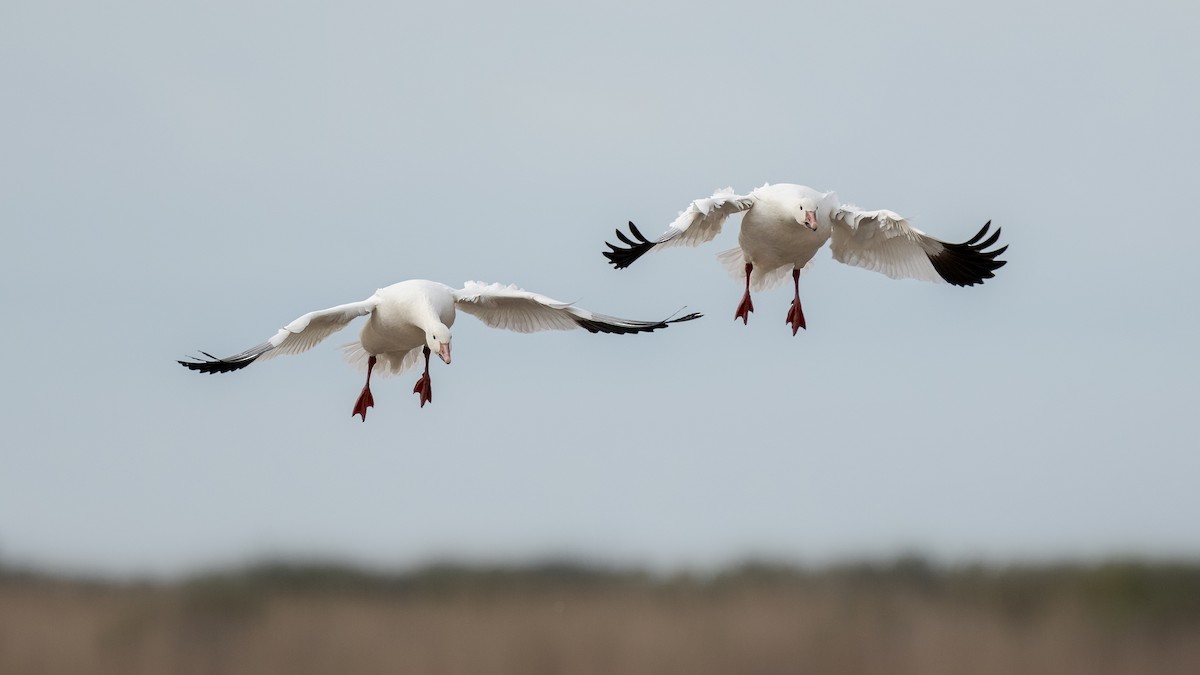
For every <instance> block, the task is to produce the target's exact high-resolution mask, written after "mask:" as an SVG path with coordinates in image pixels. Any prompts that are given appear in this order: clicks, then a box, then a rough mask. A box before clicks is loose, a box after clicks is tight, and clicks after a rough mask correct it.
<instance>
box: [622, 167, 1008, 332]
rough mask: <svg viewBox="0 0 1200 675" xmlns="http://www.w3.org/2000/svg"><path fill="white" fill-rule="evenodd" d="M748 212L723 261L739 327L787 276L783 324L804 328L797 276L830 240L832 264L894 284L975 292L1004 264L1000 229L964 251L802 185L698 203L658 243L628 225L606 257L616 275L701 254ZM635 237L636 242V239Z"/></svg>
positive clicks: (885, 214) (728, 193)
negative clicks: (735, 284) (666, 253)
mask: <svg viewBox="0 0 1200 675" xmlns="http://www.w3.org/2000/svg"><path fill="white" fill-rule="evenodd" d="M739 212H745V215H744V216H743V217H742V228H741V231H740V232H739V234H738V244H739V246H738V247H737V248H734V249H731V250H728V251H725V252H724V253H721V254H719V255H718V258H719V259H720V260H721V262H722V263H723V264H724V265H725V267H726V269H727V270H728V271H729V273H730V274H731V275H733V276H734V278H736V279H738V280H739V281H740V280H741V279H742V277H743V275H744V276H745V280H746V292H745V293H744V294H743V295H742V301H741V304H739V305H738V308H737V312H735V313H734V320H735V321H736V320H737V319H741V320H742V323H743V324H745V323H747V322H748V321H749V317H750V312H753V311H754V303H753V302H751V301H750V289H751V286H753V288H754V290H756V291H757V290H764V289H767V288H771V287H773V286H776V285H778V284H780V283H783V281H784V279H786V278H787V272H788V270H789V269H790V270H791V273H792V283H793V285H794V287H795V296H794V298H793V300H792V305H791V308H790V309H789V310H788V314H787V319H785V321H786V323H788V324H789V325H791V327H792V335H795V334H796V332H797V331H798V330H799V329H801V328H805V323H804V312H803V310H802V309H801V307H800V273H801V272H802V271H803V270H804V269H806V268H807V267H808V266H809V264H810V263H811V261H812V258H813V256H814V255H816V253H817V251H818V250H819V249H820V248H821V247H822V246H824V245H825V242H826V241H829V240H831V239H832V243H831V244H830V249H831V250H832V252H833V259H834V260H837V261H839V262H843V263H846V264H848V265H854V266H857V267H865V268H867V269H869V270H874V271H876V272H882V273H883V274H886V275H888V276H889V277H891V278H893V279H922V280H925V281H935V282H946V283H950V284H953V285H955V286H973V285H975V284H981V283H983V281H984V280H985V279H990V278H992V276H993V274H994V272H995V270H997V269H999V268H1000V267H1003V266H1004V264H1005V262H1006V261H1004V260H997V259H996V257H997V256H999V255H1000V254H1001V253H1003V252H1004V251H1005V250H1006V249H1007V248H1008V247H1007V246H1002V247H1000V248H998V249H993V250H991V251H988V250H986V249H987V248H988V247H990V246H992V245H993V244H995V243H996V241H997V240H998V239H999V238H1000V228H996V231H995V233H993V234H992V236H990V237H987V239H984V237H985V236H987V233H988V228H989V227H991V224H992V223H991V221H990V220H989V221H988V222H987V224H985V225H984V226H983V228H982V229H981V230H979V232H978V233H976V234H975V236H974V237H971V238H970V239H968V240H967V241H965V242H963V243H961V244H951V243H947V242H944V241H941V240H938V239H934V238H933V237H930V236H929V235H927V234H925V233H924V232H922V231H920V230H918V229H917V228H915V227H913V226H911V225H909V223H908V221H907V220H906V219H904V218H903V217H902V216H900V215H899V214H897V213H894V212H892V211H886V210H880V211H864V210H862V209H859V208H857V207H855V206H851V205H849V204H842V203H840V202H839V201H838V198H837V195H836V194H835V193H833V192H819V191H817V190H814V189H812V188H810V187H806V186H803V185H794V184H790V183H779V184H777V185H771V184H767V185H763V186H762V187H760V188H758V189H757V190H754V191H753V192H751V193H750V194H748V195H738V194H734V192H733V189H732V188H725V189H723V190H717V191H716V192H715V193H713V195H712V196H711V197H707V198H705V199H697V200H696V201H694V202H692V203H691V204H690V205H689V206H688V207H687V209H685V210H684V211H682V212H681V213H680V214H679V217H678V218H676V219H675V221H674V222H672V223H671V225H670V226H669V227H668V228H667V231H666V232H665V233H663V235H662V236H660V237H659V238H658V239H655V240H653V241H651V240H649V239H647V238H646V237H645V236H643V235H642V233H641V232H639V231H638V229H637V227H636V226H635V225H634V224H633V223H632V222H630V223H629V231H630V235H629V236H626V235H625V234H624V233H623V232H621V231H620V230H617V238H618V239H620V240H621V241H622V242H623V243H625V244H626V246H625V247H621V246H617V245H614V244H612V243H609V242H605V243H606V244H607V245H608V248H609V250H608V251H604V256H605V257H606V258H608V261H609V262H610V263H612V265H613V266H614V267H616V268H617V269H622V268H625V267H628V266H629V265H631V264H633V262H634V261H635V260H637V259H638V258H640V257H642V256H643V255H645V254H646V253H647V252H649V251H650V250H652V249H655V248H663V247H667V246H679V245H687V246H697V245H699V244H702V243H704V242H706V241H710V240H712V239H713V238H714V237H716V236H717V234H719V233H720V231H721V225H722V224H724V223H725V219H726V218H728V217H729V216H731V215H733V214H735V213H739ZM631 237H632V238H631Z"/></svg>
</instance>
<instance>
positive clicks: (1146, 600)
mask: <svg viewBox="0 0 1200 675" xmlns="http://www.w3.org/2000/svg"><path fill="white" fill-rule="evenodd" d="M0 584H9V585H11V584H32V585H44V584H49V585H56V586H64V585H65V586H77V587H80V588H93V589H105V588H107V589H110V590H111V589H119V588H127V589H133V588H141V589H144V590H150V589H154V590H160V591H163V590H172V591H175V592H180V593H182V594H184V595H185V596H195V597H204V596H214V597H215V596H230V595H238V594H246V595H261V594H275V593H317V594H320V593H351V594H366V595H375V596H384V597H386V596H396V597H406V596H411V597H428V598H437V597H444V596H479V595H489V594H510V593H519V594H522V593H555V592H563V591H570V592H587V591H589V590H590V591H603V592H610V591H614V590H622V589H623V590H627V591H637V592H644V593H658V594H667V595H670V594H681V593H683V594H701V595H703V594H712V593H722V592H729V591H738V590H744V589H753V588H766V589H770V588H795V589H817V588H822V589H838V590H841V591H844V592H853V593H861V594H870V593H876V592H897V591H904V592H909V593H914V594H918V595H921V596H926V597H930V598H934V599H937V600H940V601H948V602H956V603H966V604H981V605H988V606H991V607H993V608H997V609H1001V610H1003V611H1005V612H1009V613H1012V614H1014V615H1020V614H1023V613H1028V612H1036V611H1038V610H1039V609H1041V608H1042V607H1044V606H1045V605H1048V604H1051V603H1056V602H1062V601H1068V600H1069V601H1073V602H1078V603H1082V605H1083V606H1085V607H1086V608H1087V609H1088V610H1090V611H1093V612H1095V613H1096V614H1097V616H1102V617H1109V618H1122V617H1124V618H1143V619H1159V620H1165V621H1185V622H1189V621H1200V562H1184V561H1180V562H1168V561H1139V560H1110V561H1105V562H1097V563H1086V564H1084V563H1057V564H1010V565H985V564H978V563H976V564H961V565H952V566H945V565H938V564H934V563H931V562H929V561H927V560H925V559H923V558H920V557H915V556H906V557H900V558H897V559H894V560H891V561H882V562H881V561H875V562H846V563H840V564H833V565H826V566H820V567H805V566H799V565H792V564H785V563H773V562H763V561H750V562H745V563H742V564H739V565H736V566H732V567H729V568H727V569H724V570H721V571H718V572H715V573H709V574H698V573H676V574H670V575H663V574H651V573H648V572H646V571H644V570H640V569H636V568H631V567H614V566H608V565H599V564H592V563H588V562H583V561H577V560H548V561H542V562H535V563H529V564H523V565H483V564H462V563H454V562H442V563H435V564H430V565H426V566H423V567H420V568H416V569H412V570H406V571H394V572H393V571H379V570H370V569H367V568H362V567H356V566H353V565H346V564H340V563H329V562H298V561H266V562H261V563H256V564H251V565H246V566H243V567H237V568H228V569H221V570H215V571H208V572H203V573H198V574H195V575H192V576H190V577H188V578H186V579H183V580H180V581H176V582H137V581H133V582H131V581H123V582H114V581H105V580H99V579H95V578H86V577H67V576H63V575H54V574H48V573H42V572H38V571H35V570H32V569H30V568H23V567H17V566H4V565H0Z"/></svg>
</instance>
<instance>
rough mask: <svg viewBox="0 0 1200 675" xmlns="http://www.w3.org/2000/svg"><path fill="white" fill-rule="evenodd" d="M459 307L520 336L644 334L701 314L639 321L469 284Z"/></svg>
mask: <svg viewBox="0 0 1200 675" xmlns="http://www.w3.org/2000/svg"><path fill="white" fill-rule="evenodd" d="M454 300H455V305H456V306H457V307H458V308H459V309H461V310H462V311H464V312H466V313H467V314H471V315H473V316H475V317H476V318H478V319H479V320H480V321H482V322H484V323H485V324H487V325H488V326H491V327H492V328H503V329H505V330H511V331H516V332H518V333H533V332H537V331H543V330H569V329H572V328H585V329H587V330H588V331H591V332H593V333H597V332H599V333H640V332H649V331H652V330H655V329H658V328H666V327H667V324H669V323H675V322H679V321H690V320H692V319H695V318H698V317H699V315H698V314H690V315H688V316H685V317H680V318H678V319H671V320H665V321H635V320H632V319H621V318H618V317H614V316H607V315H605V314H596V313H595V312H590V311H588V310H586V309H583V308H582V307H576V306H574V305H572V304H571V303H568V302H562V301H560V300H555V299H554V298H549V297H546V296H544V295H541V294H538V293H533V292H531V291H526V290H524V289H521V288H518V287H516V286H512V285H509V286H505V285H503V284H485V283H482V282H479V281H468V282H467V283H466V284H464V286H463V288H462V289H461V290H457V291H455V292H454Z"/></svg>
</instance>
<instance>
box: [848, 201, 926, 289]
mask: <svg viewBox="0 0 1200 675" xmlns="http://www.w3.org/2000/svg"><path fill="white" fill-rule="evenodd" d="M830 220H831V221H832V223H833V232H832V236H831V240H830V244H829V248H830V251H831V252H832V253H833V259H834V260H837V261H838V262H843V263H846V264H847V265H853V266H855V267H863V268H866V269H869V270H872V271H875V272H880V273H881V274H885V275H887V276H889V277H891V278H893V279H920V280H922V281H934V282H938V283H944V281H945V280H944V279H942V277H941V276H939V275H938V273H937V270H935V269H934V267H933V263H931V262H930V260H929V257H930V256H931V255H936V254H937V253H940V252H941V251H942V248H943V245H942V242H940V241H938V240H937V239H934V238H933V237H930V236H928V235H926V234H925V233H924V232H922V231H921V230H918V229H917V228H915V227H913V226H911V225H909V224H908V221H907V220H905V219H904V217H903V216H901V215H900V214H898V213H895V212H892V211H887V210H880V211H863V210H861V209H858V208H857V207H854V206H850V205H845V204H844V205H842V206H841V207H840V208H838V209H837V210H835V211H834V212H833V213H832V214H830Z"/></svg>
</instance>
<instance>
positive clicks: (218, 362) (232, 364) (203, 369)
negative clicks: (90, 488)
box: [176, 352, 258, 375]
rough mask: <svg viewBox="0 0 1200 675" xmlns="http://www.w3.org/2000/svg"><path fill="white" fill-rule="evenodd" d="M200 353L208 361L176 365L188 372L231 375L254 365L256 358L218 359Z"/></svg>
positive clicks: (183, 362)
mask: <svg viewBox="0 0 1200 675" xmlns="http://www.w3.org/2000/svg"><path fill="white" fill-rule="evenodd" d="M200 353H201V354H203V355H205V356H207V357H208V359H209V360H207V361H206V360H204V359H196V360H193V361H176V363H178V364H179V365H181V366H183V367H184V368H187V369H188V370H194V371H196V372H200V373H208V374H209V375H211V374H213V373H231V372H233V371H235V370H241V369H242V368H245V367H246V366H248V365H250V364H251V363H254V361H255V360H256V359H257V358H258V357H257V356H254V357H252V358H247V359H218V358H217V357H215V356H213V355H212V354H209V353H208V352H200Z"/></svg>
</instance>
